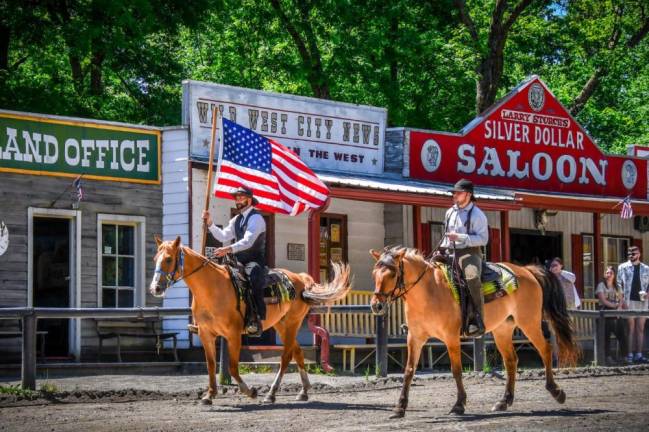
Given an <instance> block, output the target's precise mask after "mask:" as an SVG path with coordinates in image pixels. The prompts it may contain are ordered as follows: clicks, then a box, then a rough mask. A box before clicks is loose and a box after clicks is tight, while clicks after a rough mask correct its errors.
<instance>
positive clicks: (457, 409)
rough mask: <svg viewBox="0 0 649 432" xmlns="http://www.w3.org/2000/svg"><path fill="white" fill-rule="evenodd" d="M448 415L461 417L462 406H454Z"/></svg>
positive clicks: (462, 412)
mask: <svg viewBox="0 0 649 432" xmlns="http://www.w3.org/2000/svg"><path fill="white" fill-rule="evenodd" d="M449 414H456V415H462V414H464V406H463V405H455V406H453V408H451V412H449Z"/></svg>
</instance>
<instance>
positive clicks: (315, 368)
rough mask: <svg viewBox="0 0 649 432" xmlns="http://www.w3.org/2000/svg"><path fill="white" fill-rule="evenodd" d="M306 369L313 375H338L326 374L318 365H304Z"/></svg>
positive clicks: (333, 373) (334, 373) (333, 372)
mask: <svg viewBox="0 0 649 432" xmlns="http://www.w3.org/2000/svg"><path fill="white" fill-rule="evenodd" d="M304 369H305V370H306V371H307V373H309V374H312V375H329V376H333V375H336V372H335V371H331V372H325V370H324V369H322V366H320V365H319V364H318V363H312V364H307V365H304Z"/></svg>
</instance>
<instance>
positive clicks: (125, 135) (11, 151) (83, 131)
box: [0, 112, 160, 184]
mask: <svg viewBox="0 0 649 432" xmlns="http://www.w3.org/2000/svg"><path fill="white" fill-rule="evenodd" d="M0 134H1V135H0V171H5V172H14V173H24V174H37V175H52V176H67V177H76V176H78V175H80V174H83V177H84V178H86V179H96V180H113V181H126V182H133V183H150V184H159V183H160V132H159V131H156V130H150V129H144V128H142V129H139V128H136V127H125V126H119V125H110V124H100V123H90V122H81V121H74V120H62V119H54V118H49V117H45V116H44V117H40V116H32V115H23V114H19V113H8V112H0Z"/></svg>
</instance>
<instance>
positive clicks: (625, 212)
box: [620, 196, 633, 219]
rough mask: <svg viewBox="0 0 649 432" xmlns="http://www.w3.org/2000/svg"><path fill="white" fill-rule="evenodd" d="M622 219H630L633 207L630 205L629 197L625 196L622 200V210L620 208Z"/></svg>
mask: <svg viewBox="0 0 649 432" xmlns="http://www.w3.org/2000/svg"><path fill="white" fill-rule="evenodd" d="M620 217H621V218H622V219H631V218H632V217H633V207H631V198H630V197H628V196H627V197H626V198H624V200H622V210H620Z"/></svg>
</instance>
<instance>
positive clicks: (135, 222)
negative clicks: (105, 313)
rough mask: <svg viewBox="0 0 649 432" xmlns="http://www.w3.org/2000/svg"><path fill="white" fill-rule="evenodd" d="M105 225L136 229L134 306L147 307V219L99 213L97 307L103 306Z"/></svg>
mask: <svg viewBox="0 0 649 432" xmlns="http://www.w3.org/2000/svg"><path fill="white" fill-rule="evenodd" d="M104 223H112V224H117V225H130V226H134V227H135V253H136V255H135V275H136V277H135V293H134V295H133V298H134V299H135V305H134V306H145V304H144V303H145V297H146V290H145V283H146V265H145V257H146V255H145V250H144V248H145V241H144V237H145V233H146V217H144V216H129V215H115V214H107V213H97V307H103V305H102V292H101V278H102V266H101V257H102V250H101V244H102V241H103V238H102V229H101V225H102V224H104Z"/></svg>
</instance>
